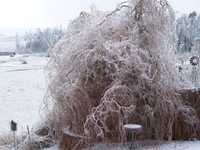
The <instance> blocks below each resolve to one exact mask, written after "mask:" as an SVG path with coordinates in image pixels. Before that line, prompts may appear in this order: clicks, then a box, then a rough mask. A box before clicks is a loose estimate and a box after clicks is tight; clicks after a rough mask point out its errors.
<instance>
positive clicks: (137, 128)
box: [124, 124, 142, 149]
mask: <svg viewBox="0 0 200 150" xmlns="http://www.w3.org/2000/svg"><path fill="white" fill-rule="evenodd" d="M124 128H125V130H126V133H127V140H128V141H129V140H131V146H130V148H131V149H132V148H134V147H135V146H136V145H134V142H135V140H136V134H137V133H139V132H141V131H142V126H141V125H139V124H125V125H124Z"/></svg>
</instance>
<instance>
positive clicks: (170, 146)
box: [88, 141, 200, 150]
mask: <svg viewBox="0 0 200 150" xmlns="http://www.w3.org/2000/svg"><path fill="white" fill-rule="evenodd" d="M148 142H149V141H148ZM143 143H145V142H143ZM149 144H152V145H151V146H141V143H138V144H137V147H138V149H139V150H199V149H200V141H191V142H189V141H185V142H168V143H157V144H155V145H153V142H152V143H149ZM135 146H136V145H135ZM88 149H90V150H100V149H104V150H129V149H130V148H129V145H124V144H123V145H117V144H116V145H114V144H112V145H103V144H99V145H96V146H95V147H92V148H88Z"/></svg>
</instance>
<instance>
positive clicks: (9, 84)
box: [0, 55, 47, 135]
mask: <svg viewBox="0 0 200 150" xmlns="http://www.w3.org/2000/svg"><path fill="white" fill-rule="evenodd" d="M46 63H47V58H46V57H44V56H43V57H42V56H36V55H35V56H33V55H32V56H30V55H26V56H22V55H18V56H16V57H13V58H11V57H9V56H1V57H0V135H2V134H6V133H9V132H10V126H9V122H10V121H11V120H14V121H16V122H17V123H18V133H21V132H24V131H26V126H27V125H28V126H29V127H30V128H32V127H34V126H36V125H37V123H38V122H39V121H40V114H39V112H40V108H41V106H42V102H43V97H44V94H45V89H46V86H45V78H44V66H45V65H46Z"/></svg>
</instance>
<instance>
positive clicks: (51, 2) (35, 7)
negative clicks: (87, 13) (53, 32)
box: [0, 0, 200, 28]
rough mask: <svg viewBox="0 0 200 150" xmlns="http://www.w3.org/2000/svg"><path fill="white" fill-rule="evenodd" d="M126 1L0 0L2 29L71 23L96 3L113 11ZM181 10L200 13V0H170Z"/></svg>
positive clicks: (102, 8)
mask: <svg viewBox="0 0 200 150" xmlns="http://www.w3.org/2000/svg"><path fill="white" fill-rule="evenodd" d="M121 1H122V0H0V28H2V27H4V28H5V27H6V28H37V27H42V28H43V27H52V26H59V25H67V23H68V22H69V21H70V20H72V19H73V18H74V17H76V16H77V15H78V14H79V12H80V11H81V10H89V8H90V6H91V5H92V4H94V5H96V6H97V8H99V9H101V10H111V9H113V8H115V6H116V4H117V3H118V2H121ZM169 1H170V2H171V4H172V6H173V7H174V9H175V10H176V11H177V12H179V13H187V12H191V11H193V10H196V11H197V12H200V7H199V6H200V0H169Z"/></svg>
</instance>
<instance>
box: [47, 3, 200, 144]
mask: <svg viewBox="0 0 200 150" xmlns="http://www.w3.org/2000/svg"><path fill="white" fill-rule="evenodd" d="M174 18H175V17H174V12H173V10H172V8H171V7H170V5H169V4H168V2H167V1H166V0H130V1H127V2H123V3H121V4H119V5H118V7H117V8H116V9H115V10H113V11H112V12H110V13H105V12H101V11H98V10H93V11H92V12H91V13H86V12H82V13H81V14H80V16H79V17H78V18H77V19H75V20H74V21H72V22H71V24H70V25H69V27H68V30H67V33H66V34H65V36H64V38H62V40H61V41H60V42H59V43H58V44H57V45H56V47H55V48H54V49H53V50H52V52H51V60H50V62H49V64H48V68H49V70H50V73H49V78H50V84H49V92H48V93H49V97H48V98H50V99H51V100H52V101H53V104H54V105H53V109H52V114H53V123H54V126H53V127H54V128H53V130H55V133H56V135H57V137H58V138H60V139H61V137H62V135H63V129H65V128H68V129H70V131H71V132H73V133H74V134H76V135H84V136H85V137H88V138H90V139H91V140H90V141H88V142H103V141H105V142H122V141H124V140H125V137H126V133H125V131H124V128H123V125H124V124H125V123H139V124H142V125H143V127H144V130H143V132H142V133H141V134H140V137H139V138H141V139H148V138H149V139H160V140H163V139H166V140H171V139H173V138H177V137H180V138H190V137H197V136H198V132H197V131H198V125H199V119H198V117H197V115H196V113H195V111H194V110H193V108H191V107H189V106H186V105H184V103H183V102H182V101H181V99H180V97H179V95H178V94H177V92H176V91H177V90H178V89H180V88H181V87H183V86H184V85H183V84H182V83H181V82H180V81H179V78H178V76H177V72H176V68H175V63H176V57H175V35H174V34H175V31H174V30H175V27H174ZM191 117H192V118H193V119H192V120H191ZM182 128H184V129H185V130H183V131H182V130H181V129H182ZM186 133H188V134H186ZM61 140H62V139H61Z"/></svg>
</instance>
